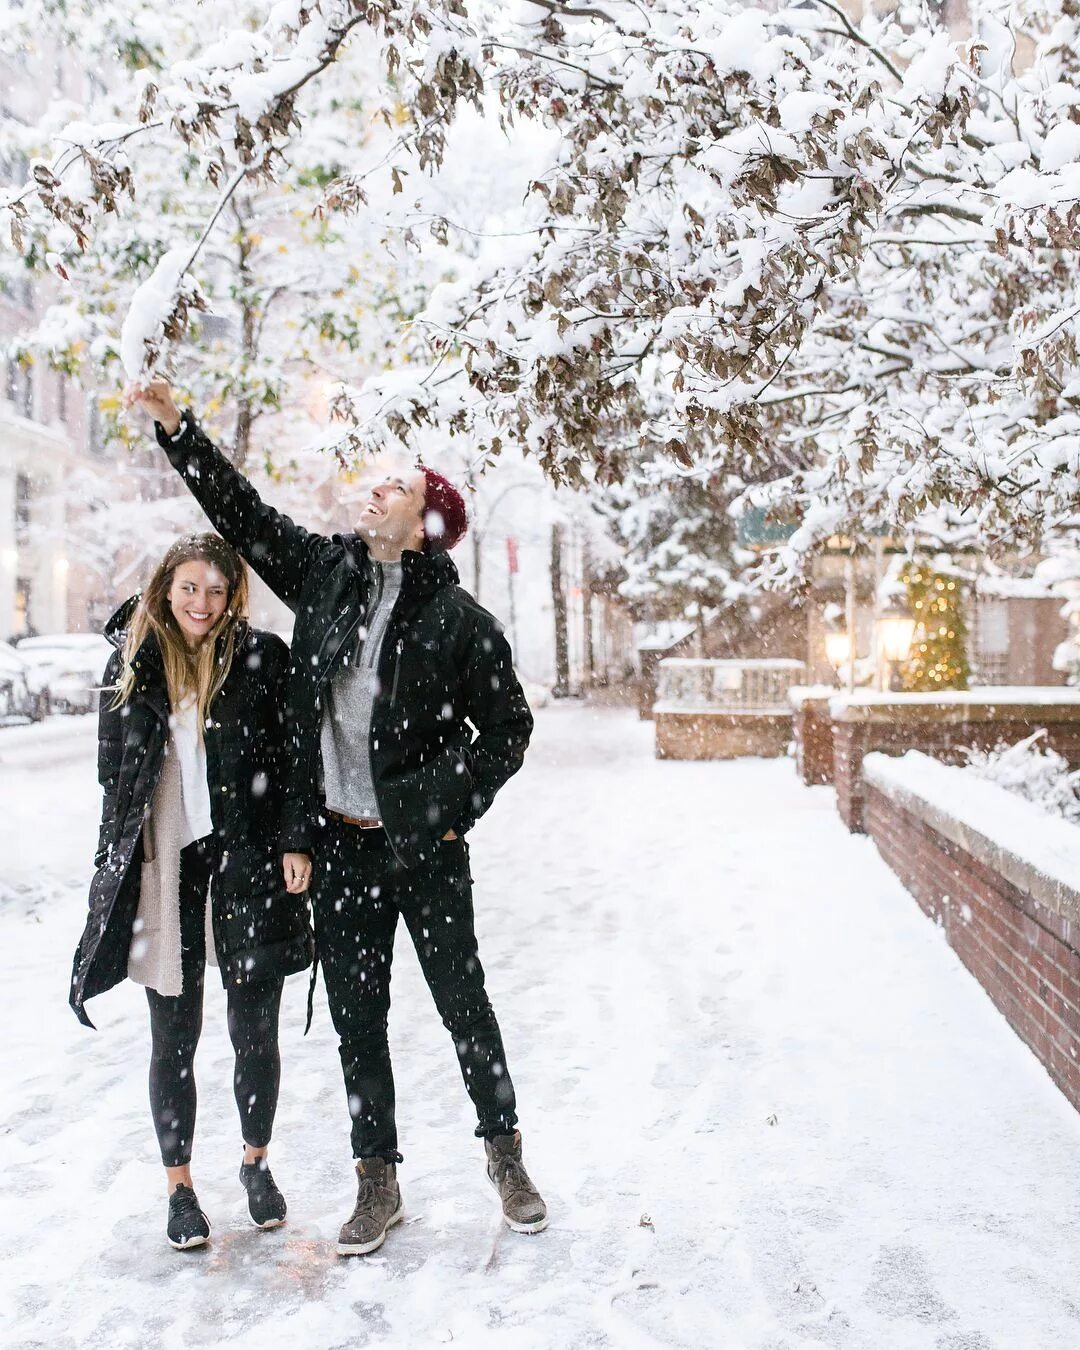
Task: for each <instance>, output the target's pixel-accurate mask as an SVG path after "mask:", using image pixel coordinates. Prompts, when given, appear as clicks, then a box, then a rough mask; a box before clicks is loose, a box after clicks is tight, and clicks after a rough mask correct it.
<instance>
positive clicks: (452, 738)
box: [129, 381, 547, 1256]
mask: <svg viewBox="0 0 1080 1350" xmlns="http://www.w3.org/2000/svg"><path fill="white" fill-rule="evenodd" d="M129 398H130V401H133V402H134V401H138V402H141V403H142V404H143V405H144V406H145V407H146V408H147V409H148V411H149V412H150V413H151V414H152V415H153V417H154V418H155V420H156V423H157V437H158V441H159V443H160V444H161V445H162V447H163V448H164V450H165V452H166V454H167V455H168V457H169V460H170V461H171V463H172V464H173V466H174V468H176V470H177V471H178V472H179V473H180V475H181V476H182V477H183V479H184V481H185V482H186V483H187V485H188V487H189V488H190V490H191V492H192V493H193V495H194V496H195V498H196V500H197V501H198V502H199V504H200V506H201V507H202V508H203V510H204V511H205V512H206V514H207V516H208V517H209V518H210V521H211V522H212V523H213V525H214V527H215V528H216V529H217V530H218V531H219V532H220V533H221V534H222V536H223V537H224V538H225V539H227V540H228V541H229V543H231V544H232V545H233V546H234V548H236V549H237V550H238V551H239V552H240V553H241V554H242V555H243V556H244V557H245V558H246V559H247V561H248V562H249V563H250V565H251V566H252V567H253V568H254V570H255V571H256V572H257V573H258V574H259V575H260V576H261V577H262V578H263V580H264V581H266V582H267V584H268V585H269V586H270V588H271V589H272V590H273V591H274V592H275V593H276V594H277V595H278V596H280V597H281V599H282V600H283V601H284V602H285V604H287V605H288V606H289V608H290V609H291V610H292V611H293V613H294V614H295V616H296V617H295V625H294V629H293V640H292V674H291V677H290V716H291V718H292V719H293V722H294V746H293V749H294V761H293V765H292V768H291V771H290V777H289V781H288V784H287V790H286V799H287V800H286V808H285V821H284V826H283V832H282V837H281V848H282V852H283V853H284V855H285V859H284V866H285V877H286V884H287V886H288V889H290V890H292V891H299V890H304V889H306V888H307V886H308V884H309V882H310V884H311V888H312V909H313V912H314V917H315V936H316V944H317V949H318V956H317V959H319V960H321V962H322V965H323V978H324V981H325V984H326V992H327V999H328V1001H329V1005H330V1014H331V1017H332V1019H333V1023H334V1028H335V1030H336V1031H337V1033H338V1036H339V1038H340V1047H339V1050H340V1055H341V1066H342V1072H343V1074H344V1078H345V1090H346V1093H347V1095H348V1102H349V1110H350V1113H351V1115H352V1145H353V1157H354V1159H355V1163H356V1172H357V1179H358V1189H357V1198H356V1205H355V1207H354V1209H353V1212H352V1215H351V1216H350V1218H349V1219H348V1221H347V1222H346V1223H345V1225H344V1227H343V1228H342V1230H341V1235H340V1238H339V1241H338V1252H339V1253H340V1254H341V1255H343V1256H353V1255H363V1254H365V1253H367V1252H371V1251H374V1250H375V1249H376V1248H377V1247H379V1246H381V1245H382V1242H383V1240H384V1239H385V1237H386V1231H387V1229H388V1228H389V1227H390V1226H391V1225H392V1224H394V1223H396V1222H398V1220H400V1218H401V1217H402V1206H401V1193H400V1190H399V1188H398V1182H397V1164H398V1163H399V1162H401V1161H402V1157H401V1154H400V1153H399V1152H398V1139H397V1128H396V1122H395V1100H394V1079H393V1073H392V1070H391V1065H390V1055H389V1050H388V1047H387V1036H386V1022H387V1014H388V1011H389V1006H390V965H391V959H392V954H393V941H394V930H395V928H396V926H397V920H398V916H399V915H401V916H402V917H403V918H404V920H405V923H406V926H407V927H408V930H409V934H410V936H411V937H412V940H413V943H414V945H415V947H416V951H417V955H418V956H419V958H420V964H421V967H422V969H423V972H424V976H425V978H426V979H427V982H428V987H429V988H430V990H431V993H432V996H433V997H434V1000H435V1004H436V1007H437V1008H438V1010H439V1013H440V1015H441V1017H442V1019H443V1024H444V1025H445V1026H446V1028H447V1030H448V1031H449V1032H450V1034H451V1036H452V1037H453V1039H454V1045H455V1047H456V1049H457V1055H458V1060H459V1062H460V1067H461V1072H462V1076H463V1078H464V1080H465V1086H466V1089H467V1090H468V1092H469V1096H470V1097H471V1098H472V1101H473V1104H474V1106H475V1108H476V1112H477V1118H478V1122H479V1123H478V1125H477V1128H476V1134H477V1136H478V1137H482V1138H483V1139H484V1146H485V1150H486V1155H487V1174H488V1179H489V1180H490V1181H491V1183H492V1185H493V1186H494V1187H495V1189H496V1190H497V1191H498V1192H499V1195H500V1197H501V1201H502V1212H503V1217H504V1219H505V1220H506V1223H507V1224H508V1225H509V1226H510V1227H511V1228H512V1229H514V1230H515V1231H516V1232H523V1233H535V1232H539V1231H540V1230H541V1229H542V1228H545V1227H546V1226H547V1208H546V1206H545V1204H544V1202H543V1200H542V1199H541V1198H540V1195H539V1194H538V1192H537V1190H536V1188H535V1187H534V1186H533V1184H532V1182H531V1181H530V1180H529V1176H528V1174H527V1173H526V1171H525V1168H524V1166H523V1164H522V1157H521V1135H520V1132H519V1131H517V1130H516V1129H515V1126H516V1123H517V1114H516V1109H515V1098H514V1088H513V1083H512V1082H511V1078H510V1073H509V1070H508V1069H507V1065H506V1057H505V1055H504V1053H503V1044H502V1037H501V1035H500V1032H499V1025H498V1022H497V1021H496V1019H495V1014H494V1012H493V1011H492V1008H491V1004H490V1003H489V1001H488V998H487V994H486V993H485V990H484V972H483V967H482V966H481V964H480V959H479V956H478V954H477V946H476V936H475V932H474V928H473V910H472V882H471V877H470V875H469V862H468V847H467V845H466V843H465V839H464V836H465V834H466V833H467V831H468V830H469V829H470V828H471V827H472V825H473V823H474V822H475V821H476V819H477V818H478V817H479V816H480V815H482V814H483V812H484V811H486V810H487V808H488V807H489V806H490V805H491V803H492V800H493V799H494V797H495V794H496V792H497V791H498V789H499V788H500V787H501V786H502V785H503V783H505V782H506V780H507V779H508V778H510V776H511V775H512V774H514V773H516V772H517V770H518V769H519V768H520V767H521V763H522V759H523V757H524V754H525V749H526V746H527V745H528V743H529V737H530V734H531V732H532V715H531V714H530V712H529V707H528V704H527V703H526V701H525V696H524V694H523V693H522V690H521V685H520V684H519V683H518V680H517V677H516V675H515V674H514V668H513V661H512V657H511V653H510V648H509V645H508V644H507V642H506V639H505V638H504V637H503V634H502V630H501V628H500V627H499V624H498V623H497V621H496V620H495V619H494V618H493V617H492V615H490V614H489V613H488V612H487V611H486V610H484V609H482V608H481V607H480V606H479V605H478V604H477V603H476V601H474V600H473V598H472V597H471V596H470V595H469V594H468V593H467V592H466V591H464V590H462V588H461V587H460V586H459V585H458V584H457V581H458V575H457V569H456V568H455V567H454V564H453V562H452V561H451V560H450V558H449V556H448V550H449V549H451V548H453V547H454V545H455V544H457V543H458V542H459V541H460V540H461V538H462V537H463V536H464V534H465V531H466V528H467V521H466V515H465V504H464V502H463V500H462V498H461V495H460V493H458V492H457V490H456V489H455V488H454V487H453V486H452V485H451V484H450V483H449V482H447V480H446V479H445V478H443V477H442V476H441V475H439V474H436V473H434V472H433V471H432V470H430V469H425V468H420V469H417V470H416V471H415V472H409V473H404V474H401V475H392V476H390V477H388V478H386V479H385V481H383V482H381V483H377V484H376V485H375V486H374V487H373V488H372V489H371V491H370V494H369V496H368V500H367V502H366V503H365V505H364V508H363V510H362V511H361V513H360V516H359V519H358V521H357V528H356V533H355V534H345V535H334V536H333V537H332V538H326V537H325V536H323V535H317V534H312V533H310V532H309V531H307V530H305V529H303V528H302V527H301V526H299V525H297V524H296V523H295V522H293V521H292V520H290V519H289V518H288V517H287V516H284V515H281V514H280V513H279V512H277V511H275V510H273V509H272V508H271V507H269V506H267V505H266V504H265V503H264V502H263V501H262V500H261V499H260V497H259V495H258V493H257V492H256V491H255V489H254V488H253V487H252V486H251V484H250V483H249V482H248V481H247V479H245V478H244V477H243V476H242V475H240V474H239V473H237V472H236V470H235V469H233V468H232V466H231V465H230V464H229V463H228V461H227V460H226V459H225V457H224V456H223V455H222V454H221V453H220V452H219V451H218V450H217V449H216V448H215V446H214V445H213V444H212V443H211V442H210V440H209V439H208V438H207V437H206V435H205V434H204V433H203V432H202V431H201V430H200V428H199V427H198V425H197V423H196V422H195V420H194V418H193V417H192V415H191V413H190V412H184V413H183V414H181V412H180V410H179V409H178V408H177V406H176V404H175V402H174V401H173V397H172V393H171V391H170V389H169V386H168V385H167V384H166V383H165V382H164V381H155V382H153V383H152V384H150V385H149V387H148V388H147V389H145V390H133V391H132V393H131V394H130V396H129ZM470 724H471V726H470ZM473 729H475V735H474V734H473Z"/></svg>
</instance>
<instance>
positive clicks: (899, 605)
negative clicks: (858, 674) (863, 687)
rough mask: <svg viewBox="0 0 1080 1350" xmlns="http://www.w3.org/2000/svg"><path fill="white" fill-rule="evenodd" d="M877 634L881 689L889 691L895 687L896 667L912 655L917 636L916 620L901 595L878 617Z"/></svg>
mask: <svg viewBox="0 0 1080 1350" xmlns="http://www.w3.org/2000/svg"><path fill="white" fill-rule="evenodd" d="M877 632H878V664H879V671H880V681H881V688H882V690H883V691H887V690H889V689H891V688H892V687H893V679H894V677H895V669H896V667H897V666H898V665H899V664H900V663H901V662H903V661H906V660H907V659H908V656H909V655H910V654H911V639H912V638H913V637H914V636H915V620H914V619H913V618H912V617H911V614H910V613H909V612H908V608H907V605H906V603H905V602H904V601H903V599H902V598H901V597H900V596H899V595H896V594H894V595H892V596H891V597H890V599H889V602H888V605H887V607H886V608H885V609H884V610H883V611H882V613H881V614H880V615H879V616H878V621H877Z"/></svg>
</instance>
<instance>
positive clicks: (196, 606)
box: [169, 560, 229, 647]
mask: <svg viewBox="0 0 1080 1350" xmlns="http://www.w3.org/2000/svg"><path fill="white" fill-rule="evenodd" d="M228 604H229V582H228V578H227V577H226V576H225V574H224V573H223V572H222V571H220V570H219V569H218V568H217V567H215V566H214V564H213V563H209V562H202V561H201V560H196V561H194V562H185V563H180V564H179V566H178V567H177V568H176V571H175V572H173V578H172V583H171V585H170V586H169V608H170V609H171V610H172V616H173V618H174V619H175V620H176V623H177V627H178V628H179V629H180V631H181V633H183V635H184V641H185V642H186V643H187V644H188V646H189V647H198V646H199V644H200V643H201V642H202V641H203V640H204V639H205V638H206V637H207V635H208V634H209V633H211V632H212V631H213V629H214V627H215V625H216V624H217V622H218V620H219V619H220V618H221V616H222V615H223V614H224V613H225V610H226V609H227V608H228Z"/></svg>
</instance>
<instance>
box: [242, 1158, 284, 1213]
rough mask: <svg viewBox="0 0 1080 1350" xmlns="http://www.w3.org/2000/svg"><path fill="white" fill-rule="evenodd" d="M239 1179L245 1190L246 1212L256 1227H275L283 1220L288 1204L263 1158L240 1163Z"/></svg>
mask: <svg viewBox="0 0 1080 1350" xmlns="http://www.w3.org/2000/svg"><path fill="white" fill-rule="evenodd" d="M240 1181H241V1182H242V1184H243V1187H244V1190H245V1191H247V1197H248V1213H249V1214H250V1215H251V1222H252V1223H253V1224H254V1225H255V1227H256V1228H277V1227H278V1225H279V1224H283V1223H284V1222H285V1211H286V1210H287V1209H288V1206H287V1205H286V1203H285V1197H284V1196H283V1195H282V1194H281V1192H280V1191H279V1190H278V1188H277V1185H276V1183H275V1181H274V1174H273V1173H272V1172H271V1171H270V1165H269V1164H268V1163H267V1161H266V1159H265V1158H257V1159H256V1160H255V1162H253V1163H241V1164H240Z"/></svg>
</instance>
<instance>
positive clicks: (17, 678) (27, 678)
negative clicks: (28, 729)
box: [0, 642, 49, 724]
mask: <svg viewBox="0 0 1080 1350" xmlns="http://www.w3.org/2000/svg"><path fill="white" fill-rule="evenodd" d="M48 713H49V686H48V681H47V680H46V679H45V678H44V677H43V676H42V675H41V673H40V672H39V671H38V670H36V669H35V668H34V667H33V666H32V665H31V664H30V663H29V662H28V661H27V660H26V659H25V658H24V657H22V656H20V655H19V653H18V652H17V651H16V650H15V648H14V647H12V646H11V645H10V644H9V643H7V642H0V724H4V723H7V722H14V721H22V720H23V719H25V718H28V719H29V720H30V721H31V722H39V721H40V720H41V719H42V718H43V717H46V716H48Z"/></svg>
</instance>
